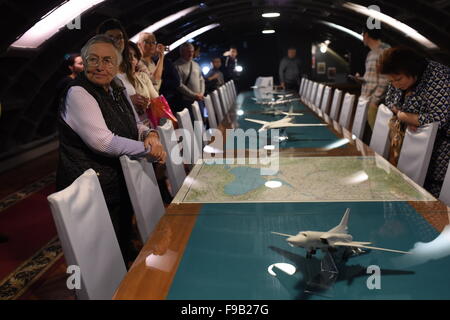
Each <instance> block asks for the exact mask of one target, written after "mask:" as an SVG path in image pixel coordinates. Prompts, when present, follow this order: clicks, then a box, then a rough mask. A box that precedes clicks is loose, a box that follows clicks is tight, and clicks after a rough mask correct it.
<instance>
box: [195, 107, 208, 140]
mask: <svg viewBox="0 0 450 320" xmlns="http://www.w3.org/2000/svg"><path fill="white" fill-rule="evenodd" d="M192 113H193V114H194V136H195V139H196V140H197V145H198V147H199V148H201V147H202V146H203V133H204V132H205V131H206V128H205V124H204V123H203V118H202V114H201V111H200V106H199V105H198V103H197V101H195V102H194V103H193V104H192Z"/></svg>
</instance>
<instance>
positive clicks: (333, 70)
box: [327, 67, 336, 79]
mask: <svg viewBox="0 0 450 320" xmlns="http://www.w3.org/2000/svg"><path fill="white" fill-rule="evenodd" d="M327 77H328V79H336V68H335V67H329V68H328V70H327Z"/></svg>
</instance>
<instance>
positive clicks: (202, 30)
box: [169, 23, 220, 51]
mask: <svg viewBox="0 0 450 320" xmlns="http://www.w3.org/2000/svg"><path fill="white" fill-rule="evenodd" d="M218 26H220V24H219V23H213V24H209V25H207V26H204V27H203V28H200V29H197V30H195V31H192V32H191V33H189V34H188V35H185V36H184V37H183V38H181V39H179V40H177V41H175V42H174V43H172V44H171V45H170V46H169V51H172V50H173V49H175V48H177V47H179V46H180V45H182V44H183V43H185V42H186V41H188V40H189V39H193V38H195V37H198V36H199V35H201V34H202V33H205V32H207V31H209V30H212V29H214V28H217V27H218Z"/></svg>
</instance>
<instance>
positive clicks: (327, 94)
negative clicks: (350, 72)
mask: <svg viewBox="0 0 450 320" xmlns="http://www.w3.org/2000/svg"><path fill="white" fill-rule="evenodd" d="M331 90H332V89H331V87H329V86H325V89H324V90H323V98H322V103H321V104H320V109H321V110H322V111H323V112H324V113H325V114H328V113H329V112H330V110H329V109H330V105H331V96H332V92H331Z"/></svg>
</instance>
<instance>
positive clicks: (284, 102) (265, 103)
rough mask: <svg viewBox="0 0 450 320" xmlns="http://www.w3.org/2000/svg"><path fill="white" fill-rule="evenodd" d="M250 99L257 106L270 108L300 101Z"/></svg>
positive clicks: (296, 99)
mask: <svg viewBox="0 0 450 320" xmlns="http://www.w3.org/2000/svg"><path fill="white" fill-rule="evenodd" d="M252 99H253V100H254V101H255V102H256V103H257V104H263V105H270V106H274V105H279V104H286V103H290V102H295V101H300V98H291V99H283V98H281V99H277V100H273V99H258V98H255V97H252Z"/></svg>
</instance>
